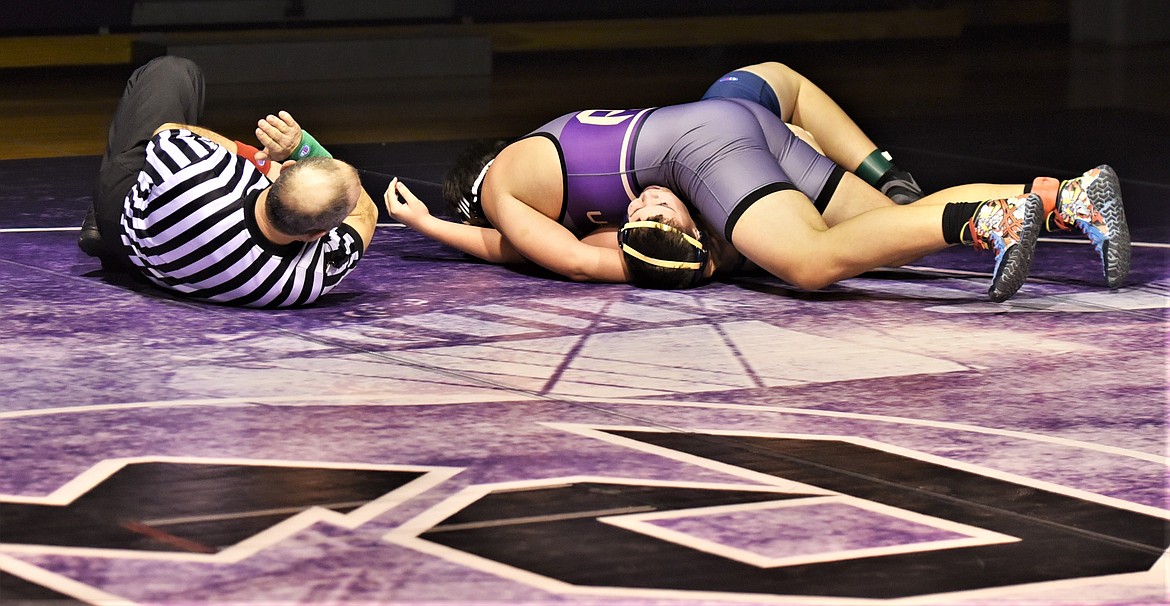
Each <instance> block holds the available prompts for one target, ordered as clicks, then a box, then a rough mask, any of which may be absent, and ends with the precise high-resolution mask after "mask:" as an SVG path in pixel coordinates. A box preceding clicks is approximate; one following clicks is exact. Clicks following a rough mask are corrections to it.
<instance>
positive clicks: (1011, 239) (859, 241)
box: [731, 186, 1043, 301]
mask: <svg viewBox="0 0 1170 606" xmlns="http://www.w3.org/2000/svg"><path fill="white" fill-rule="evenodd" d="M978 187H979V190H981V189H982V188H983V186H978ZM991 187H993V188H1000V190H1001V191H1004V192H1005V193H1006V191H1007V190H1006V187H1010V186H991ZM1012 189H1016V188H1012ZM1019 189H1022V188H1019ZM969 191H971V192H974V191H977V189H974V188H973V189H970V190H969ZM842 193H845V192H842ZM809 202H810V201H809V200H808V199H807V198H806V197H804V196H803V195H802V194H800V193H799V192H796V191H791V190H787V191H779V192H774V193H771V194H768V195H767V196H764V197H763V198H761V199H760V200H759V201H757V202H756V203H754V204H753V205H752V206H750V207H749V208H748V209H747V210H746V211H744V213H743V214H742V215H741V216H740V217H739V220H738V222H736V224H735V226H734V228H733V231H732V234H731V242H732V244H733V245H734V246H735V247H736V249H737V250H739V251H740V252H741V253H742V254H743V255H744V256H745V257H747V258H748V259H750V260H751V261H752V262H754V263H756V264H757V265H759V266H760V267H762V268H764V269H765V270H767V271H768V272H769V273H771V274H773V275H775V276H777V277H779V278H781V279H783V280H785V281H787V282H789V283H791V284H793V285H796V286H799V287H801V288H805V289H818V288H822V287H824V286H827V285H829V284H832V283H834V282H837V281H839V280H843V279H845V278H849V277H852V276H856V275H858V274H860V273H862V272H865V271H868V270H871V269H874V268H877V267H882V266H897V265H902V264H905V263H909V262H911V261H913V260H915V259H918V258H920V257H922V256H924V255H926V254H929V253H931V252H935V251H937V250H941V249H943V248H945V247H947V246H949V245H951V244H957V243H960V242H963V243H969V244H973V245H975V246H976V247H977V248H984V249H994V251H995V269H994V272H993V278H992V284H991V287H990V288H989V289H988V294H989V296H990V297H991V298H992V300H994V301H1003V300H1005V299H1007V298H1009V297H1011V296H1012V295H1013V294H1015V292H1016V291H1017V290H1018V289H1019V288H1020V286H1022V285H1023V283H1024V280H1025V279H1026V278H1027V275H1028V271H1029V270H1030V267H1031V263H1032V255H1033V252H1034V250H1035V246H1036V238H1037V235H1038V234H1039V232H1040V229H1041V225H1042V222H1043V203H1042V202H1041V201H1040V198H1039V197H1038V196H1036V195H1035V194H1028V195H1023V196H1016V197H1013V198H1006V199H991V200H985V201H982V202H962V203H951V204H946V205H940V204H926V205H917V204H914V205H909V206H883V207H879V208H875V209H873V210H870V211H868V212H864V213H861V214H859V215H857V216H855V217H853V218H851V219H848V220H845V221H842V222H840V223H838V224H836V225H834V226H832V227H829V226H828V224H826V223H825V221H824V219H823V218H822V217H821V216H820V214H819V213H817V211H816V209H815V208H814V207H813V206H812V205H811V204H809Z"/></svg>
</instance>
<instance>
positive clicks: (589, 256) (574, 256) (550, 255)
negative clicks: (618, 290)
mask: <svg viewBox="0 0 1170 606" xmlns="http://www.w3.org/2000/svg"><path fill="white" fill-rule="evenodd" d="M494 196H495V204H493V205H492V206H493V211H492V214H491V215H490V216H489V218H490V219H491V220H492V223H493V224H495V225H496V226H497V227H498V228H499V230H500V233H502V234H503V236H504V238H506V239H507V240H508V241H509V242H512V243H513V245H514V246H515V247H516V250H518V251H519V252H520V254H521V255H524V257H525V258H527V259H528V260H529V261H532V262H533V263H536V264H537V265H540V266H541V267H544V268H545V269H548V270H550V271H553V272H556V273H558V274H560V275H562V276H565V277H567V278H569V279H571V280H574V281H577V282H628V281H629V275H628V274H627V273H626V265H625V262H624V261H623V260H622V254H621V252H620V251H618V250H616V249H614V248H608V247H603V246H594V245H591V244H588V243H586V242H582V241H580V240H578V239H577V237H576V236H574V235H573V233H572V232H570V231H569V230H568V229H566V228H565V226H563V225H561V224H560V223H558V222H556V221H554V220H553V219H550V218H548V217H546V216H544V215H542V214H541V213H540V212H538V211H537V210H536V209H534V208H532V207H531V206H529V205H528V204H526V203H524V202H523V201H521V200H519V199H518V198H516V197H515V196H512V195H510V194H508V193H503V192H499V191H497V192H494Z"/></svg>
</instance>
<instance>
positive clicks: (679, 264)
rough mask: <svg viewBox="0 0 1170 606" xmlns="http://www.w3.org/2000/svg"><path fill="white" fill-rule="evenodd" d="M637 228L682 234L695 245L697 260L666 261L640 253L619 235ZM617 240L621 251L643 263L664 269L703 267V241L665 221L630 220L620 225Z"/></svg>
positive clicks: (705, 256)
mask: <svg viewBox="0 0 1170 606" xmlns="http://www.w3.org/2000/svg"><path fill="white" fill-rule="evenodd" d="M638 228H648V229H659V230H662V231H665V232H668V233H676V234H678V235H680V236H682V237H683V240H685V241H686V242H687V244H690V245H691V246H693V247H695V249H696V250H697V251H698V253H699V260H698V261H667V260H665V259H655V258H654V257H649V256H646V255H644V254H642V253H641V252H638V251H637V250H636V249H634V248H633V247H632V246H630V245H629V244H626V239H625V238H624V237H620V236H621V235H622V234H625V233H626V231H627V230H630V229H638ZM618 241H619V242H621V247H622V252H625V253H626V254H628V255H630V256H631V257H633V258H635V259H637V260H639V261H642V262H644V263H649V264H650V265H655V266H657V267H664V268H666V269H701V268H702V267H703V264H704V263H705V262H706V260H707V250H706V249H705V248H703V243H702V242H701V241H699V240H698V239H697V238H695V237H694V236H692V235H690V234H688V233H687V232H685V231H682V230H681V229H677V228H675V227H674V226H672V225H668V224H666V223H661V222H658V221H631V222H629V223H626V224H625V225H623V226H622V229H621V232H620V234H619V238H618Z"/></svg>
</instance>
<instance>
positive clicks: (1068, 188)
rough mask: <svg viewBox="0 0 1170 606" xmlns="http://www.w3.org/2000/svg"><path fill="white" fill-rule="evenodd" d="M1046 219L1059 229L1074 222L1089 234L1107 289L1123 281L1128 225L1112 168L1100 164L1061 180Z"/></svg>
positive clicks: (1127, 264) (1126, 273) (1119, 187)
mask: <svg viewBox="0 0 1170 606" xmlns="http://www.w3.org/2000/svg"><path fill="white" fill-rule="evenodd" d="M1047 220H1048V221H1049V223H1050V224H1051V225H1054V226H1055V227H1058V228H1061V229H1068V228H1069V227H1072V226H1074V225H1075V226H1076V227H1077V229H1080V230H1081V231H1082V232H1084V233H1085V235H1087V236H1089V240H1090V241H1091V242H1092V243H1093V248H1096V249H1097V254H1098V255H1099V256H1100V257H1101V265H1102V267H1103V268H1104V271H1105V283H1106V284H1107V285H1108V286H1109V288H1117V287H1119V286H1121V284H1122V283H1123V282H1125V277H1126V276H1127V275H1129V256H1130V241H1129V226H1128V225H1127V224H1126V222H1125V208H1124V207H1123V206H1122V203H1121V184H1120V183H1119V182H1118V180H1117V173H1116V172H1114V170H1113V168H1111V167H1110V166H1109V165H1106V164H1102V165H1101V166H1098V167H1097V168H1094V169H1091V170H1089V171H1087V172H1086V173H1085V174H1083V175H1081V176H1080V177H1077V178H1076V179H1069V180H1068V181H1064V182H1063V183H1061V184H1060V191H1059V193H1058V194H1057V197H1056V210H1055V211H1053V212H1052V213H1051V214H1050V215H1049V216H1048V218H1047Z"/></svg>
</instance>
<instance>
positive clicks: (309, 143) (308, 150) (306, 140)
mask: <svg viewBox="0 0 1170 606" xmlns="http://www.w3.org/2000/svg"><path fill="white" fill-rule="evenodd" d="M332 157H333V154H331V153H329V152H328V151H326V150H325V148H324V147H321V144H320V143H318V142H317V140H316V139H314V138H313V135H310V134H309V131H307V130H301V144H300V145H299V146H297V150H296V151H295V152H293V155H291V156H289V160H304V159H305V158H332Z"/></svg>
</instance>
